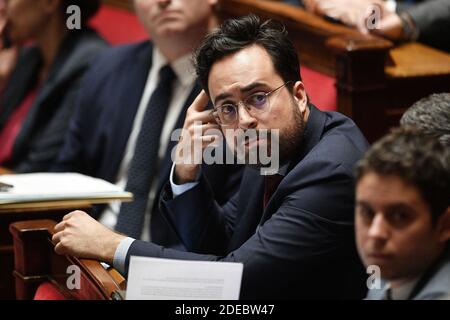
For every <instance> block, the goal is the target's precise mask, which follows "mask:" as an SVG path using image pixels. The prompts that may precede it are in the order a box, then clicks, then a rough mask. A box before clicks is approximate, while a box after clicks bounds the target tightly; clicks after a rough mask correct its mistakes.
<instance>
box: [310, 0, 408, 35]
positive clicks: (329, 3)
mask: <svg viewBox="0 0 450 320" xmlns="http://www.w3.org/2000/svg"><path fill="white" fill-rule="evenodd" d="M303 3H304V4H305V8H306V10H307V11H309V12H312V13H315V14H318V15H325V16H329V17H332V18H334V19H336V20H339V21H341V22H342V23H344V24H346V25H348V26H351V27H355V28H357V29H358V30H359V31H360V32H362V33H365V34H367V33H373V34H377V35H380V36H382V37H385V38H388V39H391V40H400V39H401V38H402V36H403V26H402V22H401V20H400V18H399V16H398V15H397V14H396V13H393V12H389V11H388V10H387V9H386V5H385V3H384V1H380V0H304V1H303ZM374 5H375V6H377V7H378V8H379V9H380V14H381V19H380V21H379V23H378V27H377V28H375V29H370V30H369V29H368V28H367V23H366V21H367V18H368V15H370V14H371V11H370V10H368V8H370V7H371V6H374Z"/></svg>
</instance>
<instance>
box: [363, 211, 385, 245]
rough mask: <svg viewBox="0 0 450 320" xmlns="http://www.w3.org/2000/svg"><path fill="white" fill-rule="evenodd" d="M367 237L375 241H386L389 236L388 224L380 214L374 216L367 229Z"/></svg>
mask: <svg viewBox="0 0 450 320" xmlns="http://www.w3.org/2000/svg"><path fill="white" fill-rule="evenodd" d="M368 236H369V237H370V238H373V239H377V240H387V238H388V236H389V224H388V223H387V221H386V220H385V219H384V217H383V215H382V214H376V215H375V217H374V218H373V220H372V223H371V224H370V227H369V233H368Z"/></svg>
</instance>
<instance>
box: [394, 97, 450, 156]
mask: <svg viewBox="0 0 450 320" xmlns="http://www.w3.org/2000/svg"><path fill="white" fill-rule="evenodd" d="M400 124H401V125H402V126H413V127H417V128H418V129H420V130H422V131H424V132H425V133H426V134H430V135H432V136H434V137H436V138H438V139H439V140H441V142H442V143H444V144H445V145H447V147H450V93H439V94H437V93H435V94H432V95H429V96H428V97H425V98H423V99H420V100H419V101H417V102H416V103H414V104H413V105H412V106H411V107H410V108H409V109H408V110H407V111H406V112H405V113H404V114H403V116H402V118H401V119H400Z"/></svg>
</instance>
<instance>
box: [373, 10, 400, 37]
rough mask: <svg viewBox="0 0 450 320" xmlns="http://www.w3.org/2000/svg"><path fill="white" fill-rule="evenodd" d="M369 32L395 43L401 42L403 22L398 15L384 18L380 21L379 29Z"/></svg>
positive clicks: (389, 15) (393, 14)
mask: <svg viewBox="0 0 450 320" xmlns="http://www.w3.org/2000/svg"><path fill="white" fill-rule="evenodd" d="M369 31H370V32H371V33H373V34H377V35H380V36H382V37H385V38H388V39H391V40H394V41H395V40H400V39H402V37H403V25H402V21H401V19H400V17H399V16H398V15H397V14H396V13H391V14H388V15H386V16H384V17H383V18H382V19H381V20H380V23H379V25H378V28H376V29H373V30H369Z"/></svg>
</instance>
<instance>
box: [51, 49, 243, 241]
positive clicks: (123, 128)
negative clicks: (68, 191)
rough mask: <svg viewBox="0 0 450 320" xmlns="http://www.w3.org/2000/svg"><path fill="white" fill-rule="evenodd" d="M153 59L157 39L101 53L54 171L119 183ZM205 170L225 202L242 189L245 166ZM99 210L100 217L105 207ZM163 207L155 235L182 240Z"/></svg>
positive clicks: (162, 178) (163, 176)
mask: <svg viewBox="0 0 450 320" xmlns="http://www.w3.org/2000/svg"><path fill="white" fill-rule="evenodd" d="M151 61H152V43H151V42H149V41H145V42H142V43H138V44H132V45H125V46H119V47H115V48H111V49H109V50H105V51H104V52H103V53H102V54H101V55H99V56H98V58H97V59H96V60H95V61H94V62H93V63H92V66H91V68H90V70H89V72H88V73H87V74H86V76H85V78H84V80H83V83H82V85H81V87H82V92H83V94H82V95H81V96H80V99H79V101H78V106H77V111H76V114H75V116H74V118H73V121H72V122H71V124H70V129H69V134H68V136H67V137H66V141H65V145H64V148H63V150H62V151H61V154H60V157H59V160H58V163H57V164H56V165H55V166H54V167H53V170H54V171H76V172H80V173H83V174H87V175H90V176H94V177H98V178H101V179H105V180H107V181H110V182H112V183H115V182H116V179H117V174H118V171H119V169H120V164H121V162H122V160H123V157H124V155H125V151H126V146H127V142H128V138H129V135H130V133H131V131H132V128H133V122H134V118H135V116H136V112H137V109H138V107H139V103H140V100H141V97H142V94H143V91H144V87H145V84H146V81H147V76H148V72H149V70H150V68H151ZM199 92H200V89H199V87H197V86H196V87H195V88H194V89H193V91H192V92H191V94H190V96H189V98H188V99H187V101H186V103H185V105H184V108H183V111H182V113H181V114H180V115H179V117H178V120H177V124H176V128H181V127H182V126H183V123H184V118H185V114H186V110H187V108H188V107H189V105H190V104H191V103H192V102H193V100H194V99H195V97H196V96H197V94H198V93H199ZM174 146H175V142H170V143H169V147H168V149H167V152H166V155H165V159H164V160H163V162H162V167H161V169H160V171H159V172H160V174H159V186H158V190H160V189H161V188H162V186H163V185H164V183H165V182H166V181H167V180H168V177H169V173H170V169H171V165H172V161H171V150H172V148H173V147H174ZM204 169H205V170H206V172H207V174H208V175H209V176H210V178H211V181H212V183H213V190H214V192H215V195H216V199H218V201H219V202H221V203H224V202H225V201H226V200H228V199H229V198H230V197H231V196H232V195H233V194H234V193H235V192H236V191H237V188H238V186H239V182H240V177H241V172H240V171H241V170H240V168H239V167H237V166H231V165H230V166H218V165H211V166H205V167H204ZM157 198H158V197H157ZM97 209H98V210H97V211H96V212H94V214H93V215H94V216H95V217H98V215H99V213H100V212H101V210H102V209H103V208H102V207H100V208H97ZM158 211H159V210H158V205H157V203H156V205H155V206H154V211H153V213H152V221H151V234H152V240H153V241H155V242H157V243H160V244H164V245H173V244H175V243H176V242H179V240H177V239H176V235H175V233H174V232H173V231H171V230H170V228H169V226H168V225H167V224H166V222H165V221H162V220H161V215H160V214H158Z"/></svg>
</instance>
